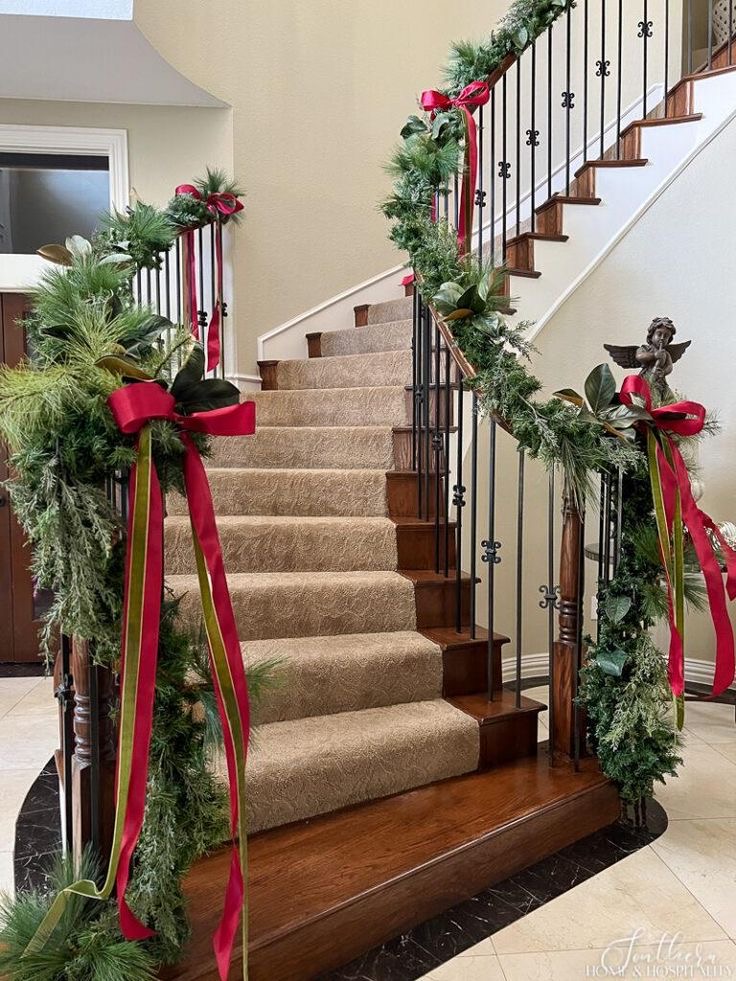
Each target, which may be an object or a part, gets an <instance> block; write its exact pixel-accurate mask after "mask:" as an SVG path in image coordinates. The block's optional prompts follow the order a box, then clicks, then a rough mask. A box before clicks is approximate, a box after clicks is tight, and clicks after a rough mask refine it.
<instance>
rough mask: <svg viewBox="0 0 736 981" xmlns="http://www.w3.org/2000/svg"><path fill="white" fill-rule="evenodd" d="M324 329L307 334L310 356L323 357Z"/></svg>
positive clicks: (308, 353)
mask: <svg viewBox="0 0 736 981" xmlns="http://www.w3.org/2000/svg"><path fill="white" fill-rule="evenodd" d="M322 333H323V332H322V331H321V330H318V331H314V332H313V333H311V334H306V335H305V336H306V338H307V355H308V357H310V358H321V357H322Z"/></svg>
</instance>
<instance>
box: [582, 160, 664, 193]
mask: <svg viewBox="0 0 736 981" xmlns="http://www.w3.org/2000/svg"><path fill="white" fill-rule="evenodd" d="M648 162H649V161H648V160H643V159H641V158H640V157H626V158H624V157H623V156H622V158H621V159H620V160H617V159H615V158H614V159H603V160H589V161H588V162H587V163H585V164H583V166H582V167H580V168H579V169H578V170H577V171H575V188H576V190H575V194H576V197H580V198H595V196H596V176H597V173H598V171H599V170H618V169H624V168H628V167H644V166H646V164H647V163H648Z"/></svg>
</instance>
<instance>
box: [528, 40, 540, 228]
mask: <svg viewBox="0 0 736 981" xmlns="http://www.w3.org/2000/svg"><path fill="white" fill-rule="evenodd" d="M530 89H531V95H530V99H531V127H530V129H528V130H527V131H526V137H527V139H526V145H527V146H528V147H529V172H530V197H531V207H530V212H529V213H530V215H531V225H530V231H532V232H533V231H534V212H535V207H536V193H537V154H536V149H537V147H538V146H539V130H538V129H537V42H536V41H534V42H532V56H531V85H530Z"/></svg>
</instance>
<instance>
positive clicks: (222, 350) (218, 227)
mask: <svg viewBox="0 0 736 981" xmlns="http://www.w3.org/2000/svg"><path fill="white" fill-rule="evenodd" d="M215 236H216V238H217V249H218V252H219V255H220V256H224V251H223V244H222V222H221V221H217V222H215ZM224 261H225V260H224V258H223V262H224ZM212 262H213V263H214V262H215V256H214V254H213V256H212ZM220 300H221V303H222V307H221V309H220V366H221V369H222V377H223V378H224V377H225V318H226V317H227V303H226V302H225V298H224V297H220ZM213 302H214V301H213Z"/></svg>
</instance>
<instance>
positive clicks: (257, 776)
mask: <svg viewBox="0 0 736 981" xmlns="http://www.w3.org/2000/svg"><path fill="white" fill-rule="evenodd" d="M478 749H479V736H478V726H477V723H476V722H475V720H474V719H472V718H471V717H470V716H469V715H465V714H464V713H463V712H459V711H458V710H457V709H454V708H453V707H452V706H451V705H449V704H448V703H447V702H445V701H442V700H441V699H437V700H433V701H423V702H413V703H410V704H402V705H391V706H385V707H381V708H370V709H363V710H362V711H359V712H341V713H338V714H336V715H322V716H318V717H314V718H307V719H297V720H294V721H289V722H274V723H271V724H270V725H265V726H261V727H260V728H259V729H258V732H257V736H256V740H255V745H254V747H253V749H252V751H251V753H250V755H249V757H248V763H247V767H246V773H247V779H246V783H247V786H248V806H249V813H250V822H249V828H250V831H251V832H256V831H261V830H264V829H265V828H269V827H274V826H276V825H280V824H287V823H289V822H291V821H299V820H302V819H304V818H308V817H312V816H314V815H316V814H322V813H325V812H327V811H333V810H336V809H337V808H339V807H346V806H348V805H350V804H358V803H360V802H361V801H365V800H371V799H375V798H378V797H387V796H389V795H390V794H396V793H400V792H402V791H405V790H409V789H410V788H412V787H418V786H421V785H422V784H427V783H432V782H434V781H436V780H443V779H446V778H447V777H452V776H457V775H459V774H461V773H467V772H469V771H471V770H474V769H475V768H476V767H477V765H478ZM217 771H218V773H219V774H220V775H221V776H222V778H223V779H226V777H225V769H224V765H223V762H222V760H220V761H219V762H218V764H217ZM337 871H339V870H337Z"/></svg>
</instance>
